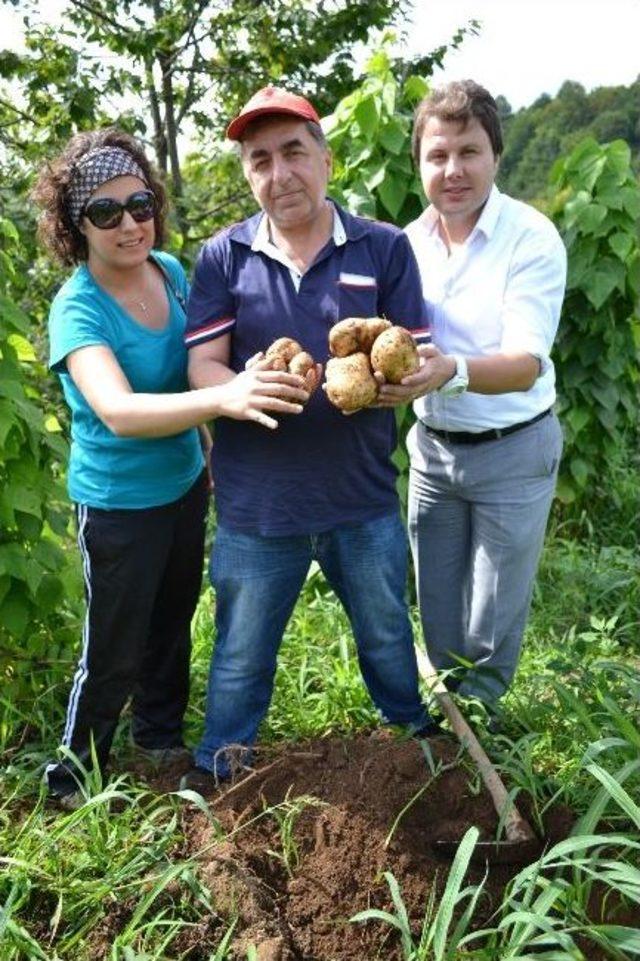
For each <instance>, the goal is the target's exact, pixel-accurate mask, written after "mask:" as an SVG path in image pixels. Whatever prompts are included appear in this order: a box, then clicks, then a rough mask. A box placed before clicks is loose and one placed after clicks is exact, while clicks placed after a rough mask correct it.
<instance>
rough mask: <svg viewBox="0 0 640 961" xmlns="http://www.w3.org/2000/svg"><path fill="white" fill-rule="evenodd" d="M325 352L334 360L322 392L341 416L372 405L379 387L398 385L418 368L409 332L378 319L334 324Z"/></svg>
mask: <svg viewBox="0 0 640 961" xmlns="http://www.w3.org/2000/svg"><path fill="white" fill-rule="evenodd" d="M329 349H330V351H331V353H332V354H334V357H333V358H332V359H331V360H330V361H329V362H328V363H327V381H326V385H325V390H326V394H327V397H328V398H329V400H330V401H331V403H332V404H334V405H335V406H336V407H338V408H339V409H340V410H341V411H343V413H353V412H354V411H356V410H360V409H361V408H362V407H370V406H371V405H373V404H375V402H376V400H377V398H378V391H379V389H380V387H381V385H384V384H386V383H387V382H388V381H390V382H392V383H394V384H399V383H400V381H401V380H402V378H403V377H406V376H407V375H408V374H412V373H415V372H416V371H417V370H418V367H419V358H418V351H417V348H416V345H415V342H414V340H413V337H412V336H411V334H410V332H409V331H408V330H406V329H405V328H404V327H398V326H394V325H392V324H391V323H390V322H389V321H388V320H384V319H383V318H380V317H368V318H361V317H349V318H346V319H345V320H341V321H338V323H337V324H334V326H333V327H332V328H331V330H330V331H329ZM376 406H377V405H376ZM382 406H387V404H386V403H384V404H383V405H382Z"/></svg>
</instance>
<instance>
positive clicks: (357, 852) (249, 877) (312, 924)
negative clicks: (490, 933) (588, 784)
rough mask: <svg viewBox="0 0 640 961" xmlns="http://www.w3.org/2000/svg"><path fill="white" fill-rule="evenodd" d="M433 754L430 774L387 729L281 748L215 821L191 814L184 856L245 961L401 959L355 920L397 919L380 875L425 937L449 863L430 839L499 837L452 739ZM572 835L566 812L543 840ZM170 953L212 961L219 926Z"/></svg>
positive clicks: (419, 756) (482, 918)
mask: <svg viewBox="0 0 640 961" xmlns="http://www.w3.org/2000/svg"><path fill="white" fill-rule="evenodd" d="M430 746H431V751H432V755H433V758H432V760H433V764H435V774H434V773H433V770H431V769H430V765H429V764H428V763H427V759H426V757H425V754H424V753H423V750H422V748H421V746H420V744H419V743H416V742H415V741H398V740H394V739H393V738H392V737H391V735H388V734H386V733H383V732H376V733H374V734H372V735H371V736H368V737H360V738H356V739H353V740H342V739H338V738H326V739H321V740H316V741H312V742H308V743H305V744H304V745H296V746H292V745H286V746H279V747H278V748H277V749H274V750H273V751H272V752H271V753H270V755H269V756H268V757H266V756H264V755H262V756H261V757H260V760H259V763H258V764H257V766H256V768H255V769H254V770H253V771H252V772H251V773H249V774H246V775H245V776H244V777H243V778H241V779H240V780H239V781H238V782H237V783H235V784H233V785H232V786H231V787H227V788H226V789H225V790H223V791H222V792H221V793H220V794H219V795H218V796H217V797H216V798H214V799H213V800H212V802H211V809H212V812H213V815H214V817H215V819H216V822H219V823H212V822H211V820H210V819H208V818H207V817H206V815H205V814H203V813H202V812H199V811H197V810H195V809H193V808H185V811H184V815H183V817H184V831H185V837H186V850H185V852H184V853H185V854H186V855H188V856H191V857H195V858H196V859H197V860H198V862H199V864H200V866H201V877H202V878H203V879H204V881H205V884H206V885H207V886H208V888H209V889H210V891H211V894H212V900H213V903H214V904H215V905H216V910H217V912H218V915H219V916H222V917H225V918H229V919H230V918H232V917H233V916H236V915H238V916H239V921H238V924H237V927H236V940H235V942H234V945H235V946H236V948H235V950H237V958H238V961H240V959H242V961H244V959H245V957H246V948H247V946H248V945H250V944H254V945H256V946H257V947H258V958H259V961H374V959H378V958H380V959H382V958H384V959H385V961H396V959H399V958H401V957H402V953H401V951H400V946H399V939H398V936H397V933H396V932H394V931H393V929H392V928H390V927H389V926H388V925H385V924H382V923H380V922H377V921H376V922H371V921H370V922H367V923H366V924H363V923H352V922H350V920H349V919H350V918H351V917H352V916H353V915H354V914H355V913H356V912H358V911H362V910H365V909H367V908H371V907H375V908H381V909H384V910H392V902H391V897H390V893H389V888H388V885H387V883H386V881H385V879H384V877H383V872H385V871H390V872H392V874H393V875H394V876H395V878H396V879H397V881H398V883H399V885H400V889H401V892H402V897H403V900H404V904H405V906H406V909H407V911H408V913H409V917H410V918H411V919H412V922H414V923H415V928H416V929H419V925H420V922H421V919H422V918H423V916H424V911H425V906H426V904H427V902H428V899H429V897H430V895H431V893H432V892H433V893H434V894H435V898H436V905H437V903H438V900H439V897H438V895H439V894H440V893H441V892H442V890H443V889H444V885H445V883H446V879H447V874H448V870H449V867H450V863H449V862H448V861H447V860H446V859H443V858H442V855H439V854H438V853H437V850H436V848H435V846H434V845H435V842H437V841H438V840H439V839H445V840H448V841H454V840H460V839H461V838H462V837H463V835H464V834H465V832H466V830H467V829H468V828H469V827H470V826H471V825H476V826H477V827H478V828H479V829H480V832H481V836H482V837H483V838H486V839H493V838H495V836H496V831H497V827H498V824H497V817H496V814H495V811H494V809H493V805H492V802H491V799H490V797H489V795H488V794H487V793H486V792H485V790H484V788H483V786H482V785H481V782H480V780H479V778H478V776H477V773H476V772H474V769H473V767H472V766H470V765H469V763H468V761H467V760H466V759H464V758H461V757H460V753H459V749H458V746H457V745H456V744H455V742H453V741H450V740H447V739H443V738H438V739H435V740H432V741H431V742H430ZM570 826H571V819H570V813H569V812H567V811H566V809H560V810H558V809H556V811H555V814H554V815H553V816H552V818H551V819H550V821H549V823H548V824H547V825H546V826H545V827H546V834H547V837H548V838H549V839H550V840H551V841H556V840H559V839H560V838H561V837H563V836H566V834H567V833H568V831H569V829H570ZM220 827H222V828H223V829H224V832H221V831H220ZM221 837H224V839H223V840H220V838H221ZM518 869H519V868H518V867H514V866H505V865H493V866H490V867H489V875H488V878H487V882H486V888H485V890H486V896H485V897H483V899H482V900H481V902H480V903H479V907H478V910H477V911H476V915H475V920H474V926H476V927H477V926H482V925H483V924H485V923H486V922H487V921H488V919H489V917H490V916H491V914H492V912H493V911H494V909H495V907H496V906H497V905H498V904H499V903H500V902H501V900H502V892H503V889H504V886H505V884H506V883H507V882H508V880H509V879H510V877H512V876H513V875H514V874H515V873H516V871H517V870H518ZM484 874H485V865H484V864H472V865H471V866H470V868H469V871H468V874H467V877H466V879H465V883H466V884H473V883H478V882H480V881H481V880H482V878H483V877H484ZM181 937H183V936H181ZM187 938H188V940H187ZM178 940H180V939H178ZM175 948H176V950H177V949H178V948H179V949H180V950H181V951H184V952H186V954H185V956H186V957H188V958H192V959H200V958H202V959H205V958H209V957H210V955H211V952H212V950H213V948H214V943H212V939H211V925H210V923H208V924H206V925H205V924H203V926H202V930H200V931H198V930H197V929H191V930H190V931H189V932H188V935H187V934H186V933H185V935H184V937H183V940H182V941H180V943H179V944H178V943H177V942H176V945H175ZM180 956H182V955H180Z"/></svg>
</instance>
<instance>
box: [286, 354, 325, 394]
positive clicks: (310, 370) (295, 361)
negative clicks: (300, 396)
mask: <svg viewBox="0 0 640 961" xmlns="http://www.w3.org/2000/svg"><path fill="white" fill-rule="evenodd" d="M289 373H290V374H297V375H298V376H299V377H302V379H303V380H304V386H305V390H308V391H309V393H310V394H312V393H313V391H314V390H315V389H316V387H317V386H318V381H319V377H318V371H317V369H316V362H315V360H314V359H313V357H312V356H311V354H309V353H307V351H306V350H301V351H300V352H299V353H297V354H294V355H293V357H292V358H291V360H290V361H289Z"/></svg>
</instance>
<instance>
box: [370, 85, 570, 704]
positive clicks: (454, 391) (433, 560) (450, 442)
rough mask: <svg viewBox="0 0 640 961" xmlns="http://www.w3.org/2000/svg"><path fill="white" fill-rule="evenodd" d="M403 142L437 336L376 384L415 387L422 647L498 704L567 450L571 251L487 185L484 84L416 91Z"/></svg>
mask: <svg viewBox="0 0 640 961" xmlns="http://www.w3.org/2000/svg"><path fill="white" fill-rule="evenodd" d="M413 150H414V159H415V161H416V163H417V165H418V167H419V170H420V174H421V178H422V183H423V186H424V190H425V193H426V195H427V197H428V199H429V201H430V206H429V207H428V208H427V209H426V210H425V211H424V213H423V214H422V215H421V216H420V217H419V218H418V219H417V220H415V221H414V222H413V223H411V224H409V226H408V227H407V228H406V232H407V234H408V236H409V239H410V241H411V244H412V247H413V249H414V252H415V254H416V257H417V259H418V264H419V267H420V272H421V275H422V284H423V293H424V298H425V301H426V304H427V308H428V313H429V320H430V324H431V329H432V335H433V346H425V347H421V348H419V349H420V353H421V355H422V362H421V367H420V370H419V371H418V373H416V374H414V375H412V376H411V377H407V378H405V379H404V381H403V383H402V385H400V386H399V387H393V386H392V385H389V384H385V385H383V386H382V388H381V395H380V397H381V403H383V404H385V405H395V404H397V403H406V402H407V401H408V400H414V401H415V404H414V409H415V412H416V415H417V417H418V421H417V423H416V425H415V426H414V427H413V428H412V430H411V433H410V435H409V439H408V446H409V451H410V455H411V482H410V494H409V528H410V535H411V543H412V550H413V556H414V562H415V569H416V578H417V584H418V597H419V602H420V610H421V616H422V623H423V629H424V634H425V640H426V644H427V648H428V651H429V656H430V658H431V660H432V662H433V664H434V666H435V667H436V668H438V669H440V670H444V671H449V672H450V673H449V674H448V675H447V683H448V684H449V686H450V687H452V688H457V689H458V690H459V692H460V693H463V694H465V695H475V696H477V697H479V698H481V699H482V700H483V701H484V702H485V703H486V704H487V705H488V706H489V707H490V708H491V709H493V708H495V706H496V704H497V701H498V699H499V697H500V696H501V695H502V694H503V693H504V691H505V690H506V688H507V686H508V685H509V683H510V681H511V680H512V678H513V675H514V672H515V669H516V666H517V661H518V657H519V653H520V646H521V641H522V635H523V632H524V628H525V623H526V618H527V615H528V611H529V605H530V601H531V594H532V590H533V582H534V578H535V573H536V569H537V565H538V560H539V557H540V552H541V550H542V544H543V539H544V532H545V527H546V523H547V517H548V514H549V509H550V507H551V502H552V499H553V493H554V489H555V482H556V476H557V471H558V462H559V460H560V455H561V451H562V434H561V430H560V425H559V423H558V420H557V418H556V416H555V414H554V413H553V411H552V405H553V403H554V400H555V396H556V395H555V374H554V367H553V362H552V361H551V359H550V353H551V347H552V344H553V339H554V337H555V334H556V330H557V327H558V320H559V317H560V309H561V305H562V298H563V294H564V286H565V279H566V253H565V249H564V246H563V244H562V241H561V239H560V237H559V235H558V233H557V231H556V229H555V227H554V226H553V225H552V224H551V222H550V221H549V220H548V219H547V218H546V217H544V216H543V215H542V214H541V213H539V212H538V211H537V210H535V209H534V208H533V207H530V206H528V205H527V204H524V203H521V202H520V201H517V200H513V199H512V198H510V197H507V196H505V195H504V194H501V193H500V192H499V191H498V189H497V188H496V187H495V185H494V178H495V175H496V172H497V169H498V163H499V159H500V155H501V153H502V134H501V130H500V121H499V117H498V112H497V108H496V104H495V101H494V99H493V97H492V96H491V95H490V94H489V93H488V91H487V90H485V89H484V88H483V87H481V86H479V85H478V84H476V83H474V82H473V81H471V80H465V81H460V82H454V83H450V84H448V85H447V86H445V87H443V88H441V89H438V90H435V91H434V92H433V93H432V94H431V95H430V96H429V97H427V98H426V99H425V100H424V101H423V102H422V103H421V104H420V105H419V107H418V109H417V111H416V117H415V126H414V132H413Z"/></svg>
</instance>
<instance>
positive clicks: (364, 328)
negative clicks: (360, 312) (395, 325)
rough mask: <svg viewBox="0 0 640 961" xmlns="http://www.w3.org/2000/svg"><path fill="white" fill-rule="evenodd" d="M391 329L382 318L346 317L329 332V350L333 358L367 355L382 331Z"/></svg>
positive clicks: (387, 322)
mask: <svg viewBox="0 0 640 961" xmlns="http://www.w3.org/2000/svg"><path fill="white" fill-rule="evenodd" d="M388 327H391V323H390V322H389V321H388V320H383V318H382V317H346V318H345V319H344V320H339V321H338V323H337V324H334V325H333V327H332V328H331V330H330V331H329V350H330V351H331V353H332V354H333V355H334V357H347V356H348V355H349V354H355V353H356V352H357V351H361V352H363V353H365V354H368V353H369V352H370V351H371V346H372V344H373V342H374V340H375V339H376V337H377V336H378V334H380V333H381V332H382V331H383V330H386V329H387V328H388Z"/></svg>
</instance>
